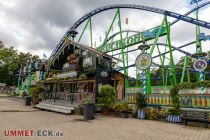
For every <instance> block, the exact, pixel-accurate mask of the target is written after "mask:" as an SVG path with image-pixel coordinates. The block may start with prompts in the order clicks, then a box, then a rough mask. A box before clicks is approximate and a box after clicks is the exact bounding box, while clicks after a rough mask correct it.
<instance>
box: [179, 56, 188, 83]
mask: <svg viewBox="0 0 210 140" xmlns="http://www.w3.org/2000/svg"><path fill="white" fill-rule="evenodd" d="M187 66H188V57H187V56H185V58H184V67H183V70H182V77H181V81H180V83H183V82H184V77H185V72H186V70H187ZM187 71H188V70H187ZM188 81H189V78H188Z"/></svg>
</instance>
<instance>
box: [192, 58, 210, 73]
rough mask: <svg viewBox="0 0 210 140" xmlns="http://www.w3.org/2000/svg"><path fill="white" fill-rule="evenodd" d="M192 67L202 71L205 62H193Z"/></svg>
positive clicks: (204, 67) (205, 65)
mask: <svg viewBox="0 0 210 140" xmlns="http://www.w3.org/2000/svg"><path fill="white" fill-rule="evenodd" d="M193 67H194V69H195V70H197V71H203V70H205V69H206V67H207V63H206V61H205V60H202V59H199V60H196V61H195V62H194V64H193Z"/></svg>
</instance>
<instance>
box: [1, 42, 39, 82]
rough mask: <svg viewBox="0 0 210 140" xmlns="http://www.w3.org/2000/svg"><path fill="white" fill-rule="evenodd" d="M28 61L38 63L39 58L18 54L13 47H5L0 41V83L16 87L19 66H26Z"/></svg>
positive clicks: (28, 54) (22, 53)
mask: <svg viewBox="0 0 210 140" xmlns="http://www.w3.org/2000/svg"><path fill="white" fill-rule="evenodd" d="M29 60H32V61H34V62H35V61H39V60H40V59H39V56H37V55H32V54H30V53H24V52H18V51H17V50H15V49H14V47H5V46H4V43H3V42H2V41H0V83H6V84H7V85H16V84H17V81H18V80H17V79H18V71H19V68H20V66H21V65H22V66H26V65H27V62H28V61H29Z"/></svg>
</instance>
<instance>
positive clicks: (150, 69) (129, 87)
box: [47, 2, 210, 108]
mask: <svg viewBox="0 0 210 140" xmlns="http://www.w3.org/2000/svg"><path fill="white" fill-rule="evenodd" d="M194 4H195V5H196V6H195V8H194V9H192V10H190V11H189V12H187V13H186V14H184V15H181V14H178V13H175V12H171V11H167V10H163V9H160V8H154V7H148V6H141V5H130V4H116V5H109V6H104V7H100V8H97V9H95V10H93V11H91V12H89V13H87V14H85V15H84V16H83V17H81V18H80V19H78V20H77V21H76V22H75V23H74V24H73V26H72V27H71V28H69V30H68V31H67V32H66V34H65V35H64V37H63V38H62V39H61V40H60V42H59V44H58V45H57V47H56V49H55V50H54V51H53V52H52V54H51V56H50V59H49V62H48V65H47V69H49V68H51V67H52V65H55V64H54V63H55V62H56V60H59V59H61V58H62V56H60V52H64V53H65V48H66V46H68V44H69V43H68V42H69V40H71V41H73V42H75V43H80V42H81V40H82V39H83V38H86V40H87V38H89V44H90V45H89V46H90V48H91V49H92V50H91V52H94V50H95V51H97V53H98V52H100V53H101V54H106V55H109V56H111V57H109V58H110V59H112V61H111V62H112V69H113V70H115V71H117V72H119V73H121V74H123V75H124V77H126V78H125V80H124V85H125V93H124V95H123V96H124V98H123V100H126V101H128V102H129V103H135V100H136V95H137V94H138V93H139V92H142V93H144V94H146V95H147V99H148V103H149V104H158V105H170V104H171V103H170V94H169V93H170V89H171V87H174V86H182V88H180V89H181V90H180V91H179V94H180V100H181V104H182V106H188V107H206V108H208V107H210V90H209V89H208V86H209V85H210V83H209V82H208V81H206V80H208V75H209V74H210V73H209V72H208V70H207V69H208V64H209V60H208V59H207V53H206V52H203V46H202V42H204V41H207V40H209V36H207V35H206V34H205V33H201V30H200V28H201V27H202V28H205V29H210V23H209V22H206V21H203V20H199V9H201V8H203V7H205V6H208V5H209V4H210V2H203V3H202V4H200V5H199V4H198V2H196V3H194ZM124 9H126V10H130V9H134V10H141V11H147V12H152V13H156V14H160V15H162V19H160V20H161V24H160V25H157V26H155V27H151V28H150V29H144V30H141V31H138V30H134V29H125V28H123V24H122V13H121V11H122V10H124ZM109 10H112V11H113V10H114V11H115V14H114V15H113V19H112V21H110V25H109V27H108V28H107V30H106V32H105V37H104V39H103V41H102V38H101V37H100V44H99V45H96V42H93V38H94V33H93V25H94V23H93V20H94V16H97V15H98V14H100V13H103V12H107V11H109ZM193 12H196V18H192V17H190V16H189V15H190V14H192V13H193ZM169 18H170V22H169ZM171 18H173V19H175V20H173V21H171ZM179 21H182V22H187V23H189V24H192V25H194V26H195V30H196V33H195V40H192V41H191V42H189V43H186V44H183V45H180V46H174V45H173V44H172V42H173V41H172V40H171V29H172V28H173V27H174V25H175V24H177V23H178V22H179ZM116 24H117V28H118V31H117V32H113V28H115V27H116V26H115V25H116ZM126 24H128V18H126ZM80 26H83V27H84V28H83V29H82V30H81V31H80V32H78V30H77V29H78V28H79V27H80ZM177 30H178V29H177ZM87 32H89V33H87ZM160 40H161V41H160ZM162 42H165V43H162ZM192 45H194V48H195V50H196V51H195V52H194V53H190V52H187V51H185V50H183V48H184V47H189V46H192ZM75 46H77V45H76V44H75ZM176 51H178V52H180V53H182V54H183V57H182V59H181V60H180V61H179V62H178V63H175V55H174V52H176ZM58 54H59V55H58ZM133 60H134V61H133ZM87 61H89V60H87ZM101 75H104V76H106V75H107V71H106V70H105V71H103V74H102V73H101ZM119 83H120V82H119ZM193 86H194V87H193ZM97 89H98V88H97Z"/></svg>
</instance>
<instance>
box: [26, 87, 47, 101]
mask: <svg viewBox="0 0 210 140" xmlns="http://www.w3.org/2000/svg"><path fill="white" fill-rule="evenodd" d="M43 91H44V88H43V87H40V86H34V87H31V88H30V91H29V93H30V94H31V96H32V103H33V105H36V104H38V103H39V101H40V100H41V99H40V96H39V95H40V93H41V92H43Z"/></svg>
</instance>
